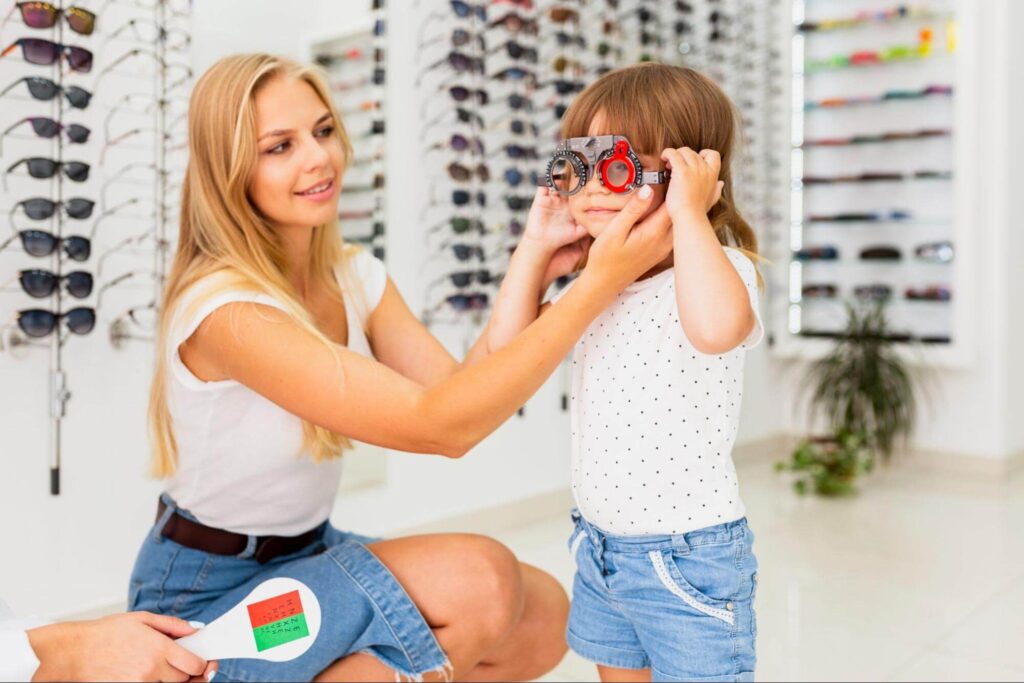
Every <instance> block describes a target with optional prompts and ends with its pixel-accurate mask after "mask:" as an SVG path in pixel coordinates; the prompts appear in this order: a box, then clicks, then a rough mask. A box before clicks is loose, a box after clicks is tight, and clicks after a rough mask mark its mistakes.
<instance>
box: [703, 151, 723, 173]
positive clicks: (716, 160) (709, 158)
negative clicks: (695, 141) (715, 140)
mask: <svg viewBox="0 0 1024 683" xmlns="http://www.w3.org/2000/svg"><path fill="white" fill-rule="evenodd" d="M700 157H701V158H702V159H704V161H705V162H706V163H707V165H708V166H710V167H711V170H713V171H714V172H715V175H716V176H717V175H718V173H719V171H721V170H722V155H721V154H719V153H718V151H717V150H714V149H702V150H701V151H700Z"/></svg>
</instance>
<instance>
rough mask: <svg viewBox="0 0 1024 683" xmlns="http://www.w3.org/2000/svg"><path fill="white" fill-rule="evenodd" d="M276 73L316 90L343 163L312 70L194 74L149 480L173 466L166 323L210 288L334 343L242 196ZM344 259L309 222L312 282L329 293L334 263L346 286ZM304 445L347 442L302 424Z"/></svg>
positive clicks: (314, 450)
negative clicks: (252, 297) (258, 301)
mask: <svg viewBox="0 0 1024 683" xmlns="http://www.w3.org/2000/svg"><path fill="white" fill-rule="evenodd" d="M277 77H285V78H294V79H300V80H302V81H304V82H306V83H308V84H309V85H310V86H311V87H312V88H313V90H315V91H316V93H317V95H319V97H320V99H321V100H322V101H323V104H324V106H325V107H326V108H327V109H328V111H329V112H330V114H331V116H332V117H333V119H334V125H335V127H336V130H337V132H338V137H339V139H340V141H341V144H342V146H343V148H344V152H345V157H346V159H347V158H351V155H352V145H351V142H350V140H349V138H348V135H347V133H346V132H345V128H344V126H343V124H342V121H341V118H340V116H339V115H338V112H337V110H336V109H335V107H334V106H333V104H332V102H331V96H330V90H329V88H328V86H327V84H326V82H325V81H324V79H323V77H322V76H321V75H320V74H319V72H317V71H316V70H315V69H314V68H313V67H310V66H305V65H302V64H299V63H298V62H295V61H292V60H290V59H285V58H282V57H276V56H273V55H266V54H242V55H234V56H231V57H227V58H224V59H222V60H220V61H219V62H217V63H216V64H214V65H213V66H212V67H210V69H209V70H208V71H207V72H206V73H205V74H204V75H203V76H202V78H200V79H199V82H198V83H197V84H196V86H195V89H194V91H193V93H192V98H191V101H190V103H189V112H188V120H189V124H188V133H189V162H188V167H187V168H186V170H185V182H184V186H183V188H182V195H181V226H180V233H179V236H178V247H177V252H176V253H175V255H174V261H173V263H172V265H171V269H170V273H169V275H168V279H167V284H166V288H165V290H164V295H163V301H162V305H161V308H160V322H159V329H158V338H157V355H156V372H155V375H154V378H153V384H152V388H151V389H150V398H149V426H150V437H151V441H152V445H153V458H152V471H153V474H154V475H155V476H157V477H168V476H171V475H173V474H174V472H175V471H176V468H177V455H178V453H177V443H176V441H175V437H174V425H173V423H172V420H171V415H170V411H169V407H168V403H167V382H168V359H169V357H170V354H172V353H176V350H175V349H171V348H169V347H168V345H169V344H173V343H175V342H174V340H173V339H171V338H170V337H169V334H170V333H171V327H172V325H173V323H174V320H180V319H181V316H182V315H188V314H189V313H190V312H194V311H196V310H197V309H198V307H199V305H200V304H201V303H202V300H206V299H208V298H209V297H212V296H214V295H215V294H217V293H218V292H223V291H225V290H239V289H242V290H249V291H253V292H258V293H261V294H266V295H269V296H271V297H273V298H274V299H276V300H277V301H279V302H281V303H282V304H283V305H284V306H285V308H286V309H287V310H288V312H289V313H290V315H291V317H292V318H293V319H294V320H295V321H296V323H298V324H299V325H300V326H301V327H303V328H304V329H305V330H306V331H308V332H309V333H310V334H313V335H314V336H316V337H317V338H318V339H320V340H321V341H323V343H324V344H327V345H331V344H332V342H331V341H330V340H329V339H328V338H327V336H326V335H324V333H323V332H322V331H321V330H320V329H319V328H318V327H317V326H316V323H315V322H314V320H313V318H312V316H311V315H310V313H309V311H308V310H307V309H306V308H305V306H304V305H303V303H302V300H301V298H300V295H299V293H298V292H296V291H295V289H294V287H293V286H292V285H291V283H290V282H289V280H288V278H287V275H286V270H287V262H286V259H285V254H284V251H283V249H282V245H281V242H280V240H279V239H278V235H277V233H276V232H275V230H274V228H273V226H272V225H271V224H270V223H269V222H268V221H267V220H266V219H265V218H264V217H263V216H262V215H261V214H260V212H259V210H258V209H257V208H256V206H255V205H254V203H253V202H252V200H251V199H250V197H249V187H250V186H251V183H252V180H253V175H254V173H255V169H256V163H257V160H258V148H257V130H256V105H255V95H256V93H257V92H258V91H259V90H260V89H261V88H262V87H263V86H264V85H265V84H267V83H268V82H270V81H271V80H272V79H274V78H277ZM350 255H351V254H350V250H349V248H348V247H347V246H346V245H345V244H344V243H343V242H342V239H341V233H340V231H339V229H338V225H337V222H336V221H331V222H330V223H327V224H325V225H318V226H316V227H314V228H313V236H312V243H311V247H310V263H309V273H310V278H311V281H312V283H313V284H314V286H317V287H318V288H325V289H326V291H328V292H331V293H334V292H336V291H337V289H338V288H337V285H336V282H337V281H336V279H335V268H339V269H340V270H341V272H342V275H343V278H346V285H348V284H349V283H348V281H347V280H348V279H351V276H350V275H349V274H348V271H349V269H348V268H347V267H346V261H347V259H348V257H349V256H350ZM211 275H216V277H215V278H210V279H208V280H207V283H208V284H210V285H211V286H210V287H205V286H204V288H203V290H202V294H201V300H192V301H190V303H189V305H188V306H187V307H186V308H188V309H189V310H188V311H184V312H183V311H177V310H176V309H177V308H178V306H179V304H180V303H181V302H182V298H183V296H184V295H185V294H186V293H187V292H188V291H189V289H190V288H191V287H192V286H193V285H195V283H197V282H198V281H200V280H202V279H204V278H208V277H209V276H211ZM346 289H349V287H346ZM357 301H358V297H357ZM172 318H173V319H172ZM178 341H179V342H180V341H181V340H178ZM303 441H304V450H305V451H308V452H310V453H311V454H312V457H313V458H314V460H315V461H317V462H320V461H322V460H325V459H328V458H332V457H337V456H338V455H340V454H341V452H342V450H343V449H345V448H347V447H349V445H350V444H349V442H348V440H347V439H346V438H345V437H343V436H341V435H338V434H334V433H332V432H330V431H328V430H326V429H324V428H322V427H319V426H316V425H314V424H312V423H310V422H303Z"/></svg>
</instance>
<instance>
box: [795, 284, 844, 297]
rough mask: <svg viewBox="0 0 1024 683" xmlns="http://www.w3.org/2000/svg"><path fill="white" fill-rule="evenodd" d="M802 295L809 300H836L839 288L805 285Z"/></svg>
mask: <svg viewBox="0 0 1024 683" xmlns="http://www.w3.org/2000/svg"><path fill="white" fill-rule="evenodd" d="M802 293H803V296H804V297H805V298H807V299H834V298H835V297H836V294H837V293H838V288H837V287H836V286H835V285H804V287H803V290H802Z"/></svg>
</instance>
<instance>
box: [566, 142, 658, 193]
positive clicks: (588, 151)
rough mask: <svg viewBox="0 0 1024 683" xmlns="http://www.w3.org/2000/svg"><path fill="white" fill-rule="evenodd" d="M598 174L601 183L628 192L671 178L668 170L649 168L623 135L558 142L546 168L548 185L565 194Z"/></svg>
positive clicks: (613, 190) (581, 187)
mask: <svg viewBox="0 0 1024 683" xmlns="http://www.w3.org/2000/svg"><path fill="white" fill-rule="evenodd" d="M595 176H596V177H597V178H598V180H599V181H600V183H601V185H603V186H604V187H606V188H607V189H609V190H611V191H612V192H614V193H616V194H624V193H627V192H632V191H633V190H635V189H637V188H639V187H641V186H643V185H661V184H664V183H666V182H668V179H669V177H670V174H669V173H668V172H666V171H645V170H644V168H643V164H642V163H641V162H640V158H639V157H638V156H637V155H636V153H635V152H634V151H633V148H632V146H631V145H630V144H629V140H627V139H626V138H624V137H622V136H621V135H598V136H591V137H581V138H569V139H567V140H562V141H561V142H559V143H558V147H557V148H556V149H555V152H554V154H553V155H552V156H551V160H550V161H549V162H548V166H547V171H546V181H547V186H548V187H550V188H551V189H552V190H555V191H556V192H558V194H560V195H562V196H563V197H571V196H572V195H575V194H576V193H577V192H579V191H580V190H582V189H583V188H584V186H586V184H587V183H588V182H590V179H591V178H593V177H595Z"/></svg>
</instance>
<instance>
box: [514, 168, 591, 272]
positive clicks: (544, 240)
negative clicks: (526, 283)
mask: <svg viewBox="0 0 1024 683" xmlns="http://www.w3.org/2000/svg"><path fill="white" fill-rule="evenodd" d="M591 241H592V240H591V238H590V235H588V234H587V230H586V228H584V227H583V226H582V225H577V224H576V223H575V222H574V221H573V219H572V215H571V214H570V213H569V204H568V202H567V201H566V200H565V198H564V197H562V196H561V195H559V194H558V193H557V192H555V191H554V190H551V189H549V188H547V187H538V188H537V192H536V194H535V195H534V198H533V205H532V206H531V207H530V215H529V217H528V218H527V219H526V230H525V231H524V232H523V237H522V239H521V240H520V241H519V244H518V245H517V247H516V250H517V251H518V250H519V249H522V250H523V251H524V252H525V251H530V252H532V253H535V254H537V255H538V257H539V260H542V261H544V260H546V261H547V268H546V269H545V272H544V277H543V288H544V289H547V286H548V285H549V284H551V283H552V282H554V281H555V280H556V279H557V278H559V277H561V276H563V275H568V274H569V273H573V272H575V271H577V270H579V268H580V264H581V263H582V262H583V260H584V259H585V258H586V256H587V250H588V249H589V248H590V243H591Z"/></svg>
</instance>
